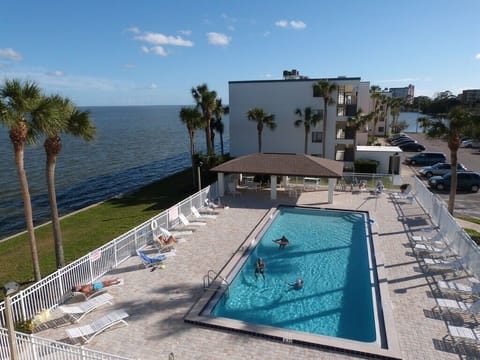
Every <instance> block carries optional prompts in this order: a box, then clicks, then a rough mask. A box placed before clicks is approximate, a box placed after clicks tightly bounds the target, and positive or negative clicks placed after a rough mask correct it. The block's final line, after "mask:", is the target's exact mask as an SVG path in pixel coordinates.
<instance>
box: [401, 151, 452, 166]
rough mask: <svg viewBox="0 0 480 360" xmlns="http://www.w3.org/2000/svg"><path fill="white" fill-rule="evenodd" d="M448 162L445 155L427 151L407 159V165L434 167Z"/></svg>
mask: <svg viewBox="0 0 480 360" xmlns="http://www.w3.org/2000/svg"><path fill="white" fill-rule="evenodd" d="M445 161H447V157H446V156H445V154H444V153H441V152H435V151H425V152H421V153H420V154H417V155H413V156H409V157H407V158H406V159H405V163H406V164H409V165H424V166H427V165H433V164H436V163H439V162H441V163H443V162H445Z"/></svg>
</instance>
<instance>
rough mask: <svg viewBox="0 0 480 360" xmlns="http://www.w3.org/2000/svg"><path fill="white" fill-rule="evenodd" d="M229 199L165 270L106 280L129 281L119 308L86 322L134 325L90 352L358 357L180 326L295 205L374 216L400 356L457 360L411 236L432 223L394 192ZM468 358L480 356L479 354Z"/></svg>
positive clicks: (134, 261) (135, 266) (133, 271)
mask: <svg viewBox="0 0 480 360" xmlns="http://www.w3.org/2000/svg"><path fill="white" fill-rule="evenodd" d="M224 202H226V203H227V204H228V205H229V207H230V208H229V209H222V210H219V214H218V217H217V218H216V219H214V220H209V222H208V225H207V226H203V227H198V228H197V229H196V231H195V232H194V234H193V235H190V236H188V238H187V241H186V242H182V243H179V244H178V245H177V246H176V248H177V256H175V257H172V258H169V259H168V260H167V261H166V268H165V269H163V270H162V269H158V270H156V271H153V272H151V271H150V270H148V269H144V268H143V266H141V265H140V261H139V259H138V258H137V257H132V258H130V259H128V260H127V261H126V262H125V263H124V264H123V265H122V266H121V267H120V268H118V269H115V270H113V271H111V272H110V273H109V274H108V276H107V277H106V278H112V277H121V278H123V280H124V285H122V286H117V287H112V288H111V289H109V292H110V293H111V294H112V295H113V296H114V300H115V303H114V305H113V306H105V307H103V308H100V309H98V310H96V311H94V312H92V313H90V314H89V315H87V316H86V317H85V318H84V319H83V320H82V322H81V323H82V324H87V323H89V322H91V321H92V320H94V319H96V318H98V317H99V316H101V315H102V314H103V313H106V312H108V311H111V310H112V309H117V308H123V309H125V310H126V311H127V312H128V313H129V314H130V316H129V317H128V318H127V319H126V320H127V322H128V324H129V325H128V326H127V327H119V328H116V329H112V330H110V331H107V332H105V333H103V334H100V335H99V336H98V337H96V338H95V339H94V340H93V341H92V342H91V343H90V344H88V345H86V347H87V348H92V349H95V350H100V351H105V352H107V353H115V354H119V355H124V356H130V357H132V358H136V359H168V356H169V354H170V353H174V355H175V359H239V360H240V359H242V360H243V359H272V360H273V359H279V358H281V359H346V358H351V359H354V358H362V357H357V356H351V355H348V354H345V353H337V352H330V351H326V350H318V349H313V348H308V347H302V346H298V345H289V344H283V343H279V342H275V341H270V340H267V339H263V338H258V337H253V336H249V335H244V334H238V333H233V332H228V331H221V330H213V329H207V328H202V327H198V326H194V325H190V324H186V323H184V321H183V317H184V316H185V314H186V313H187V312H188V310H189V309H190V308H191V306H192V305H193V304H194V303H195V301H196V299H198V298H199V296H200V295H201V294H202V293H203V282H202V280H203V277H204V275H205V274H206V273H207V271H208V270H211V269H212V270H215V271H219V270H220V269H221V268H222V267H223V265H224V264H225V263H226V262H227V261H228V259H229V258H230V257H231V256H232V254H233V253H234V252H236V251H237V249H238V247H239V246H240V244H241V243H242V242H243V241H244V239H246V237H247V236H248V234H249V233H250V232H251V230H252V229H253V228H254V227H255V225H256V224H257V223H258V222H259V220H260V219H261V218H262V217H263V216H264V215H265V214H266V212H267V211H268V210H269V209H270V208H271V207H273V206H276V205H277V204H279V203H284V204H286V203H295V202H296V203H298V204H301V205H308V206H316V207H328V208H338V209H353V210H364V211H368V212H369V213H370V216H371V218H373V219H375V222H376V226H374V228H373V230H374V232H375V233H374V246H375V257H376V261H377V264H378V265H379V266H381V267H382V268H383V271H382V273H383V274H384V275H383V276H384V278H382V279H380V281H383V282H386V283H387V284H388V297H389V298H390V302H391V306H392V309H393V319H392V321H393V322H394V327H395V329H396V332H397V336H398V340H399V346H400V352H401V357H402V358H403V359H432V360H434V359H435V360H437V359H459V354H458V353H455V350H454V349H453V348H452V346H451V342H450V341H448V340H443V338H444V336H445V335H446V334H447V327H446V321H445V320H444V319H443V318H442V317H441V316H440V315H439V314H438V313H437V312H435V311H433V310H432V309H433V308H434V307H435V305H436V301H435V298H434V296H433V294H434V289H435V283H434V281H435V279H434V278H433V277H431V276H428V277H427V276H425V274H424V273H423V271H422V269H421V266H420V265H421V262H419V260H418V259H417V258H416V257H415V256H414V255H413V253H412V247H411V245H410V242H409V236H410V235H415V234H421V233H423V232H422V229H424V228H426V227H430V226H432V224H431V222H430V220H429V217H428V215H427V214H425V213H424V212H423V211H422V209H421V207H419V206H418V204H416V203H415V202H414V203H413V204H410V203H403V202H398V201H394V200H392V198H391V196H390V195H389V194H388V193H386V194H382V195H381V196H379V197H376V196H373V195H371V194H369V193H368V192H364V193H358V194H352V193H350V192H335V196H334V204H333V205H332V204H327V192H326V191H315V192H304V193H302V194H301V196H300V197H299V198H298V199H296V198H290V197H288V196H287V194H282V193H279V200H278V201H271V200H269V192H268V191H258V192H253V191H251V192H248V191H247V192H244V193H243V194H242V195H241V196H237V197H235V198H232V197H226V198H225V201H224ZM152 252H153V250H152ZM460 277H465V274H463V275H460ZM73 326H75V325H72V324H68V323H66V322H65V321H64V318H62V317H61V314H59V313H58V312H56V313H54V314H53V317H52V319H51V320H50V321H49V322H48V323H46V324H44V326H42V329H44V330H42V331H40V332H38V333H37V335H38V336H41V337H44V338H51V339H57V340H61V341H69V339H68V338H67V337H66V333H65V329H66V328H69V327H73ZM462 351H465V350H462ZM467 351H468V352H469V353H473V356H479V357H477V358H480V353H476V352H475V349H470V348H468V349H467Z"/></svg>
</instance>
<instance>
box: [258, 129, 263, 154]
mask: <svg viewBox="0 0 480 360" xmlns="http://www.w3.org/2000/svg"><path fill="white" fill-rule="evenodd" d="M258 152H259V153H261V152H262V132H261V131H260V130H258Z"/></svg>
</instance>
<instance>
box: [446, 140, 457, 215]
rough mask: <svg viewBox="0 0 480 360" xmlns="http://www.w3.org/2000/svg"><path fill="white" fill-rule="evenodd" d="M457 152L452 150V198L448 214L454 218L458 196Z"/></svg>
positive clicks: (450, 197)
mask: <svg viewBox="0 0 480 360" xmlns="http://www.w3.org/2000/svg"><path fill="white" fill-rule="evenodd" d="M457 151H458V149H457V150H453V149H450V160H451V163H452V166H451V169H452V175H451V178H450V196H449V198H448V212H449V213H450V214H451V215H452V216H453V211H454V210H455V196H456V194H457V182H458V180H457V164H458V158H457Z"/></svg>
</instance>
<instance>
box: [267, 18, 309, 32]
mask: <svg viewBox="0 0 480 360" xmlns="http://www.w3.org/2000/svg"><path fill="white" fill-rule="evenodd" d="M275 26H278V27H281V28H292V29H295V30H302V29H305V28H306V27H307V24H305V23H304V22H303V21H300V20H291V21H288V20H278V21H276V22H275Z"/></svg>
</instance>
